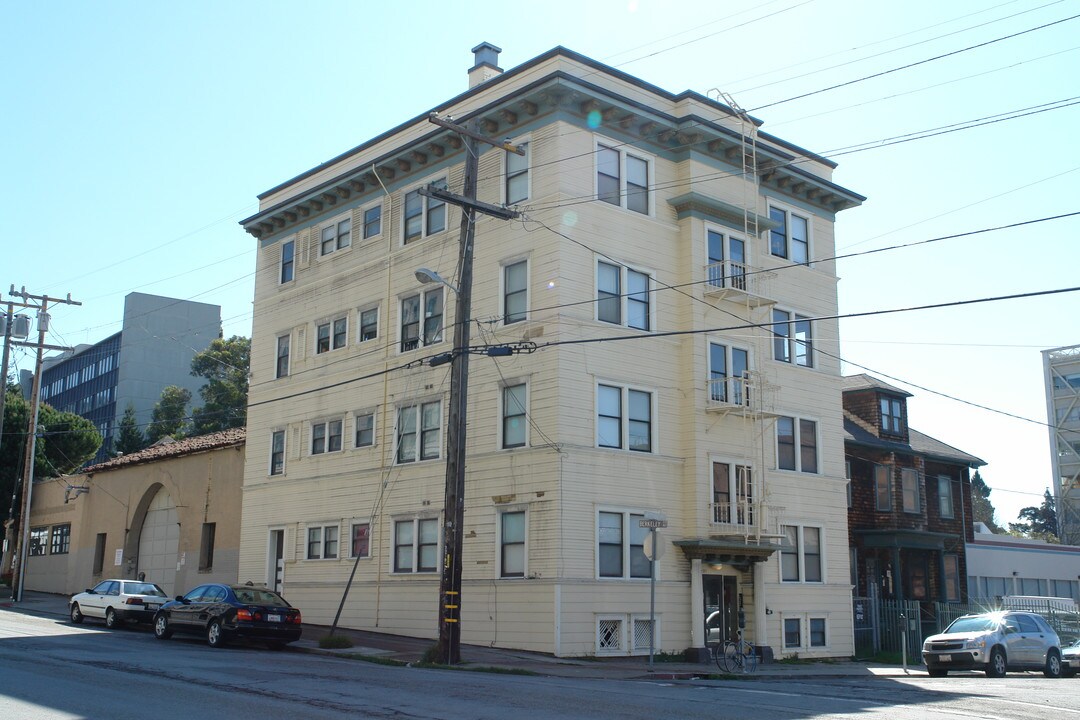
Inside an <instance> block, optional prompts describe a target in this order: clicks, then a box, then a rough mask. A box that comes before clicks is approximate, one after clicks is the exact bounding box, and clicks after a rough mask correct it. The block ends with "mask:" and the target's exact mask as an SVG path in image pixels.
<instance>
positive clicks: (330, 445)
mask: <svg viewBox="0 0 1080 720" xmlns="http://www.w3.org/2000/svg"><path fill="white" fill-rule="evenodd" d="M339 450H341V421H340V420H327V421H325V422H318V423H312V424H311V454H312V455H322V454H323V453H328V452H338V451H339Z"/></svg>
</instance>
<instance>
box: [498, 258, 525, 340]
mask: <svg viewBox="0 0 1080 720" xmlns="http://www.w3.org/2000/svg"><path fill="white" fill-rule="evenodd" d="M528 282H529V272H528V262H526V261H525V260H521V261H520V262H516V263H512V264H510V265H505V266H504V267H503V324H504V325H509V324H511V323H516V322H521V321H522V320H524V319H525V313H526V311H527V310H528V307H529V285H528Z"/></svg>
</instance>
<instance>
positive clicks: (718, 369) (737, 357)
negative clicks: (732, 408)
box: [709, 342, 750, 405]
mask: <svg viewBox="0 0 1080 720" xmlns="http://www.w3.org/2000/svg"><path fill="white" fill-rule="evenodd" d="M749 376H750V353H749V352H747V351H746V350H744V349H743V348H738V347H733V346H731V345H727V344H721V343H717V342H710V343H709V400H711V401H712V402H714V403H722V404H725V405H749V404H750V394H749V389H748V388H747V387H746V380H747V378H748V377H749Z"/></svg>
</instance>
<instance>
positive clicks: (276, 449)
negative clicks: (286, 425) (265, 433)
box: [270, 430, 285, 475]
mask: <svg viewBox="0 0 1080 720" xmlns="http://www.w3.org/2000/svg"><path fill="white" fill-rule="evenodd" d="M270 474H271V475H284V474H285V431H284V430H275V431H274V432H273V434H272V435H271V436H270Z"/></svg>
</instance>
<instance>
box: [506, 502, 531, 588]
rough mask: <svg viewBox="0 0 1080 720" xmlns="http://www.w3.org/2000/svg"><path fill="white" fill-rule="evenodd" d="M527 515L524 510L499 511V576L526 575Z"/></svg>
mask: <svg viewBox="0 0 1080 720" xmlns="http://www.w3.org/2000/svg"><path fill="white" fill-rule="evenodd" d="M526 517H527V516H526V515H525V511H524V510H507V511H505V512H501V513H499V577H504V578H505V577H525V565H526V558H527V557H528V553H527V552H526V549H525V547H526V546H525V536H526V531H527V525H526Z"/></svg>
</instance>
